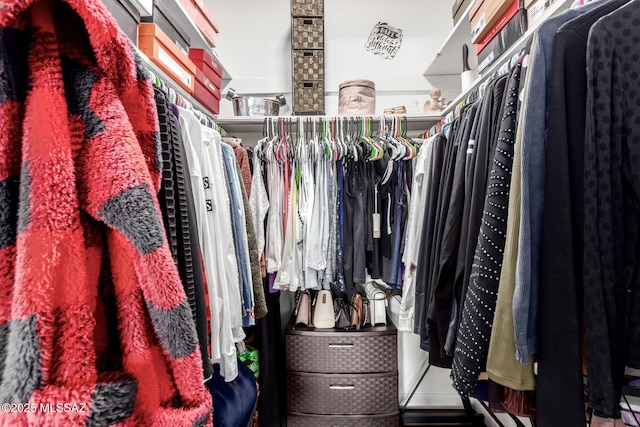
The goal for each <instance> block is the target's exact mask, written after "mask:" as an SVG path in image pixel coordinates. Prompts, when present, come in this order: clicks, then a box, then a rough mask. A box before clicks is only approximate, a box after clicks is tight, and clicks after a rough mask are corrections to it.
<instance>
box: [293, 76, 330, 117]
mask: <svg viewBox="0 0 640 427" xmlns="http://www.w3.org/2000/svg"><path fill="white" fill-rule="evenodd" d="M293 112H294V113H309V114H320V115H322V114H324V81H322V80H320V81H296V82H294V83H293Z"/></svg>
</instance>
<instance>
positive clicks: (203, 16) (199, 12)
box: [179, 0, 220, 47]
mask: <svg viewBox="0 0 640 427" xmlns="http://www.w3.org/2000/svg"><path fill="white" fill-rule="evenodd" d="M179 1H180V4H181V5H182V6H183V7H184V8H185V10H186V11H187V14H188V15H189V16H190V17H191V19H193V22H194V23H195V24H196V26H197V27H198V29H199V30H200V32H201V33H202V35H203V36H204V38H205V39H206V40H207V43H209V44H210V45H211V47H215V46H216V38H217V36H218V33H219V32H220V29H219V27H218V21H216V19H215V18H214V17H213V15H212V14H211V12H210V11H209V9H207V7H206V6H205V5H204V2H202V1H199V0H179Z"/></svg>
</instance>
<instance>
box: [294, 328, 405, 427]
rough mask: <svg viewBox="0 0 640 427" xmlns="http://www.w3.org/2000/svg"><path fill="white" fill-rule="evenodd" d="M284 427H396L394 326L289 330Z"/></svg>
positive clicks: (396, 384)
mask: <svg viewBox="0 0 640 427" xmlns="http://www.w3.org/2000/svg"><path fill="white" fill-rule="evenodd" d="M285 342H286V351H287V412H288V414H287V425H288V427H303V426H304V427H316V426H317V427H325V426H327V427H334V426H340V427H360V426H362V427H364V426H367V427H369V426H379V427H397V426H399V424H400V420H399V411H398V357H397V344H396V342H397V330H396V328H395V327H394V326H392V325H391V324H390V325H387V326H367V327H364V328H362V329H361V330H359V331H355V330H353V331H351V330H349V331H345V330H341V329H316V330H314V329H309V328H305V327H294V326H293V325H291V324H289V326H288V327H287V329H286V331H285Z"/></svg>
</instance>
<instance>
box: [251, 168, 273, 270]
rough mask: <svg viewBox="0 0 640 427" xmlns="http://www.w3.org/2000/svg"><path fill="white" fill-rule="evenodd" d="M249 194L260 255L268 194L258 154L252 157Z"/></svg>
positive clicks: (263, 240)
mask: <svg viewBox="0 0 640 427" xmlns="http://www.w3.org/2000/svg"><path fill="white" fill-rule="evenodd" d="M251 189H252V191H251V194H250V195H249V205H250V206H251V216H252V219H253V228H254V230H255V232H256V239H257V241H258V252H259V256H260V257H261V256H262V255H263V254H264V249H265V233H266V229H265V226H264V221H265V218H266V217H267V213H268V212H269V195H268V194H267V189H266V188H265V185H264V180H263V178H262V162H261V161H260V159H259V158H258V156H254V158H253V176H252V179H251Z"/></svg>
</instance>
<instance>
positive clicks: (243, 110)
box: [227, 89, 287, 116]
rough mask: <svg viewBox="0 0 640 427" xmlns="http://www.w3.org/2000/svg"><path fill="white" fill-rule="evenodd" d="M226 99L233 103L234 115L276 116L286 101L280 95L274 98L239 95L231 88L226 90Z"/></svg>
mask: <svg viewBox="0 0 640 427" xmlns="http://www.w3.org/2000/svg"><path fill="white" fill-rule="evenodd" d="M227 99H228V100H230V101H231V102H232V103H233V113H234V114H235V115H236V116H278V115H279V114H280V107H281V106H283V105H285V104H286V103H287V101H286V100H285V98H284V96H282V95H278V96H276V99H269V98H258V97H255V96H240V95H237V94H236V92H235V91H234V90H233V89H229V90H228V91H227Z"/></svg>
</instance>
